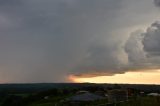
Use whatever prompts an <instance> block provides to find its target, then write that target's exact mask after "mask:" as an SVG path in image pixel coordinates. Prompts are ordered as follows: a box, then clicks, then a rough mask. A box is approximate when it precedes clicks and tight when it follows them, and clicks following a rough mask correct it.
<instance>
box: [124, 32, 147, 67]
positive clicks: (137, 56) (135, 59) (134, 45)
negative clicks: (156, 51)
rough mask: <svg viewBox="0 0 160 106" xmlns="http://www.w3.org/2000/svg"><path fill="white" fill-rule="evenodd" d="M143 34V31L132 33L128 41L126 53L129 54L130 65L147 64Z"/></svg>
mask: <svg viewBox="0 0 160 106" xmlns="http://www.w3.org/2000/svg"><path fill="white" fill-rule="evenodd" d="M142 33H143V32H142V31H141V30H137V31H135V32H133V33H131V35H130V37H129V38H128V40H127V41H126V44H125V51H126V52H127V54H128V60H129V63H131V64H134V65H136V64H137V65H138V64H141V63H144V62H145V58H146V56H145V52H144V50H143V44H142V40H143V37H144V36H143V34H142Z"/></svg>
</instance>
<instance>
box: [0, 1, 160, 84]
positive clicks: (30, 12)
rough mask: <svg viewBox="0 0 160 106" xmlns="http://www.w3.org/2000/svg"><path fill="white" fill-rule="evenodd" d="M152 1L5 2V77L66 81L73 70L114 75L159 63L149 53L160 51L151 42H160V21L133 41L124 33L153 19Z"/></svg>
mask: <svg viewBox="0 0 160 106" xmlns="http://www.w3.org/2000/svg"><path fill="white" fill-rule="evenodd" d="M155 2H156V1H155ZM145 3H146V4H145ZM150 3H151V4H152V1H150V0H141V1H139V0H137V1H133V0H1V1H0V52H1V53H0V67H1V70H0V78H1V79H0V81H6V82H64V81H68V80H67V77H68V76H69V75H70V74H73V75H77V76H98V75H113V74H117V73H124V72H126V71H129V70H138V69H144V67H145V66H147V67H148V68H151V66H156V65H152V64H158V62H159V59H158V58H157V59H156V60H155V58H152V59H151V58H150V59H149V60H148V57H147V55H146V54H155V52H156V53H157V51H155V48H152V47H151V46H148V45H152V43H153V42H152V39H153V40H158V39H156V38H158V37H157V36H158V33H159V32H157V30H158V26H157V25H159V24H153V25H152V26H154V27H155V29H154V31H155V32H154V34H152V35H149V34H148V31H147V32H146V33H141V32H139V31H137V32H135V33H132V34H131V35H130V36H129V39H127V36H126V35H123V34H124V33H123V34H121V31H120V33H119V32H118V30H123V28H124V29H126V28H129V27H131V26H132V25H133V26H136V25H137V24H143V22H142V21H143V20H144V19H146V20H147V19H148V20H149V18H150V17H149V18H148V17H147V16H151V15H150V14H152V11H151V13H150V11H147V12H146V9H150V10H152V5H151V6H150ZM144 4H145V6H144ZM144 11H145V12H144ZM148 12H149V13H148ZM143 13H144V14H143ZM138 16H139V18H133V17H138ZM148 20H147V22H148ZM145 22H146V21H145ZM127 30H128V29H127ZM122 32H123V31H122ZM149 33H150V31H149ZM151 36H153V38H150V37H151ZM154 37H155V38H154ZM148 39H150V40H151V41H150V40H148ZM126 40H127V41H126ZM142 41H143V42H142ZM125 42H126V43H125ZM157 42H158V41H157ZM157 45H158V44H155V46H157ZM157 49H159V48H158V46H157V48H156V50H157ZM127 56H128V58H127ZM142 63H143V64H142Z"/></svg>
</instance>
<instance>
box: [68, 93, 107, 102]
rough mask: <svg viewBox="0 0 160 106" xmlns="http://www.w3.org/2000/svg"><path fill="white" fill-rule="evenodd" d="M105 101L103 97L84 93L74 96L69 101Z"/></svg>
mask: <svg viewBox="0 0 160 106" xmlns="http://www.w3.org/2000/svg"><path fill="white" fill-rule="evenodd" d="M101 99H105V98H104V97H103V96H99V95H95V94H92V93H89V92H88V93H84V94H80V95H76V96H72V97H71V98H70V99H69V100H70V101H95V100H101Z"/></svg>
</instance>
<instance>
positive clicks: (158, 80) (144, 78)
mask: <svg viewBox="0 0 160 106" xmlns="http://www.w3.org/2000/svg"><path fill="white" fill-rule="evenodd" d="M70 79H71V80H72V81H73V82H77V83H85V82H87V83H129V84H160V70H156V71H154V72H126V73H125V74H116V75H114V76H97V77H91V78H79V77H76V76H70Z"/></svg>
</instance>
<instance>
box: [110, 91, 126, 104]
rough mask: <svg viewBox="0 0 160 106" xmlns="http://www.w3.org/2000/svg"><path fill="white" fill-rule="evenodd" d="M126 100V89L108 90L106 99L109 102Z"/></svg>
mask: <svg viewBox="0 0 160 106" xmlns="http://www.w3.org/2000/svg"><path fill="white" fill-rule="evenodd" d="M127 100H128V93H127V90H121V89H115V90H110V91H108V101H109V102H110V103H116V102H122V101H127Z"/></svg>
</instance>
